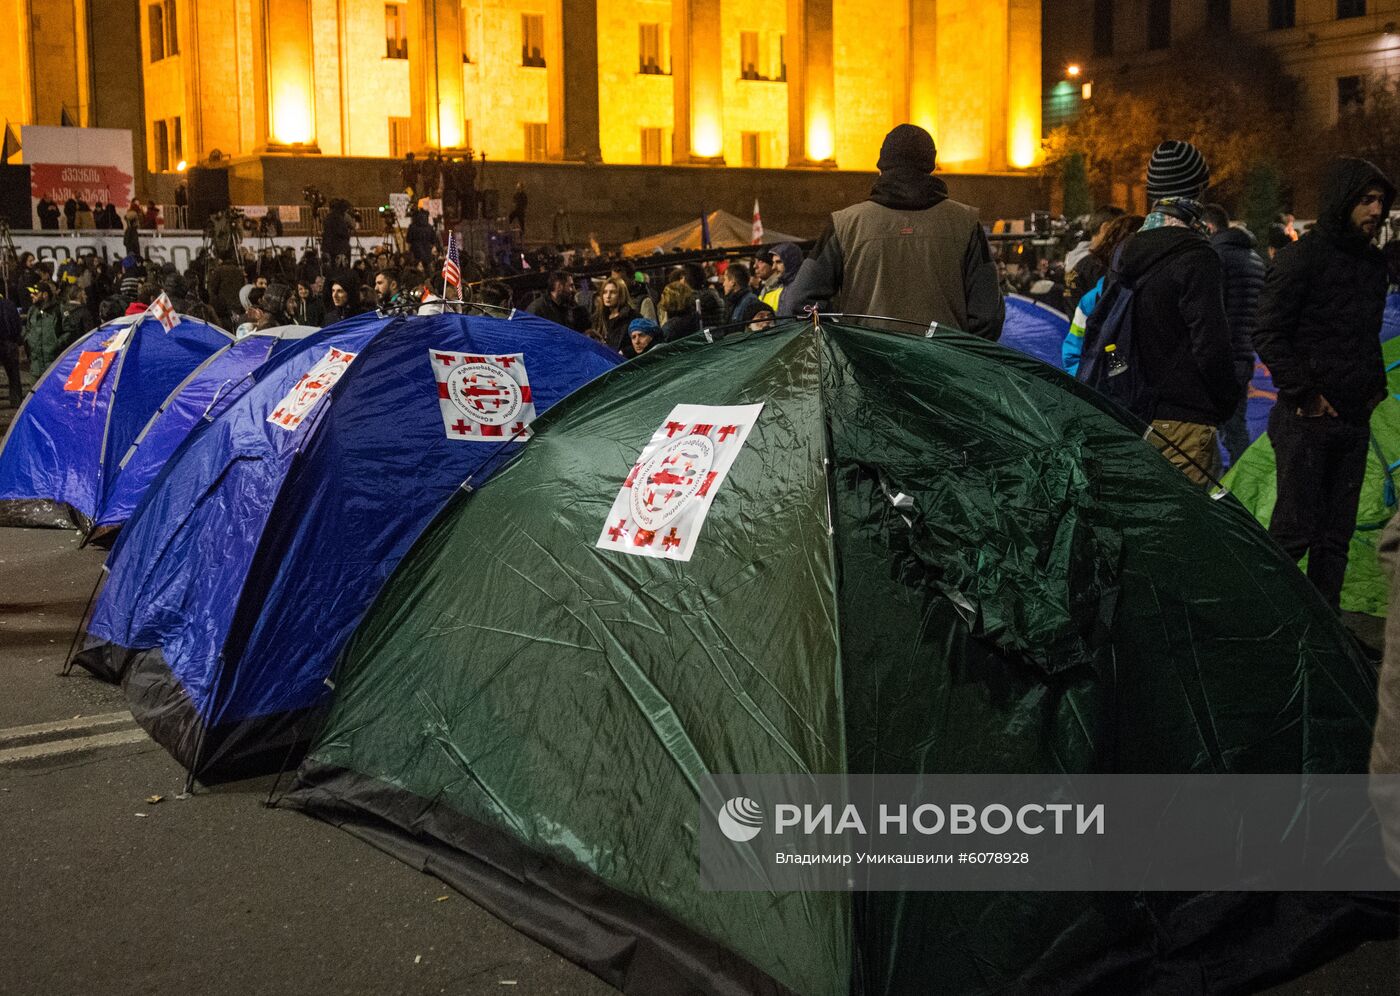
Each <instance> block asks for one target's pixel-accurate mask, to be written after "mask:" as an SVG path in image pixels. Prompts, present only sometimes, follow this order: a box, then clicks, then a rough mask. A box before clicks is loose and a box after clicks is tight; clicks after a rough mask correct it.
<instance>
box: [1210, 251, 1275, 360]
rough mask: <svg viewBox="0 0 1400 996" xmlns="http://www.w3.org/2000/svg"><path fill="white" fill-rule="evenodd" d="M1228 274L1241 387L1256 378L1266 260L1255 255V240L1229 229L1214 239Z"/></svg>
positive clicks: (1229, 310)
mask: <svg viewBox="0 0 1400 996" xmlns="http://www.w3.org/2000/svg"><path fill="white" fill-rule="evenodd" d="M1210 244H1211V245H1212V246H1214V247H1215V251H1216V252H1217V253H1219V254H1220V265H1221V266H1222V267H1223V268H1224V270H1225V317H1226V319H1227V320H1228V321H1229V322H1230V352H1231V354H1232V355H1233V356H1234V358H1235V376H1236V378H1237V379H1239V380H1240V381H1241V383H1244V382H1247V381H1248V380H1249V379H1250V377H1252V376H1253V375H1254V330H1255V329H1256V328H1257V327H1258V325H1259V294H1260V292H1261V291H1263V289H1264V260H1263V259H1261V258H1260V256H1259V254H1258V253H1257V252H1255V251H1254V236H1253V235H1251V234H1249V232H1248V231H1247V230H1245V229H1243V228H1227V229H1225V230H1224V231H1222V232H1216V233H1215V234H1214V235H1212V236H1211V239H1210Z"/></svg>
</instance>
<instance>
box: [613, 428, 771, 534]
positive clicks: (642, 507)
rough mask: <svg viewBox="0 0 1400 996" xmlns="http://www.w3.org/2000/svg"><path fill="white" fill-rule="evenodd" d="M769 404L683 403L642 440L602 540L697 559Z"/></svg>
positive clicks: (614, 502) (615, 502) (614, 501)
mask: <svg viewBox="0 0 1400 996" xmlns="http://www.w3.org/2000/svg"><path fill="white" fill-rule="evenodd" d="M761 411H763V406H762V405H677V406H676V407H675V408H673V409H671V414H670V415H668V416H667V417H666V420H665V421H664V422H662V423H661V427H660V428H659V429H657V430H656V431H655V432H654V433H652V436H651V440H650V442H648V443H647V444H646V446H645V447H643V448H642V452H641V455H640V456H638V457H637V462H636V463H635V464H634V465H633V466H632V471H631V473H629V474H628V475H627V479H626V480H625V481H623V482H622V488H621V490H619V491H618V493H617V497H616V498H615V499H614V500H613V505H612V510H611V511H610V512H609V513H608V520H607V521H606V522H605V523H603V531H602V533H601V534H599V536H598V542H597V544H595V545H596V546H597V548H598V549H600V550H614V551H616V552H618V553H630V554H633V555H634V556H639V557H662V558H665V559H667V560H689V559H690V556H691V554H692V553H693V552H694V551H695V543H696V540H698V539H699V537H700V528H701V527H702V526H703V525H704V524H705V518H706V516H708V515H709V514H710V506H711V505H712V504H713V503H714V500H715V494H716V493H717V492H718V491H719V489H720V486H721V485H722V484H723V483H724V478H725V475H727V474H728V473H729V468H730V467H731V466H733V464H734V460H735V458H736V457H738V455H739V451H740V450H741V449H743V447H744V441H745V440H746V439H748V437H749V430H750V429H752V428H753V426H754V423H755V422H757V421H758V415H759V412H761Z"/></svg>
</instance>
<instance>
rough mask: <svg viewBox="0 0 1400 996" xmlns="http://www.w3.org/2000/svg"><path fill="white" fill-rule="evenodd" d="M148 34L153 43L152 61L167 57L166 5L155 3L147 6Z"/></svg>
mask: <svg viewBox="0 0 1400 996" xmlns="http://www.w3.org/2000/svg"><path fill="white" fill-rule="evenodd" d="M146 34H147V36H148V38H149V41H150V45H151V61H152V62H159V61H160V60H161V59H164V58H165V5H164V4H160V3H153V4H151V5H150V6H149V7H147V8H146Z"/></svg>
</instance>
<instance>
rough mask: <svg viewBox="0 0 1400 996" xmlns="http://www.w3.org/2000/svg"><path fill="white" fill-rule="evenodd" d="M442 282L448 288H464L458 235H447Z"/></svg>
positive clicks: (453, 233) (454, 233)
mask: <svg viewBox="0 0 1400 996" xmlns="http://www.w3.org/2000/svg"><path fill="white" fill-rule="evenodd" d="M442 282H443V283H444V284H446V285H447V286H448V287H457V288H459V289H460V288H461V286H462V256H461V252H460V251H459V249H458V247H457V233H456V232H452V231H449V232H448V233H447V258H446V259H444V260H443V261H442Z"/></svg>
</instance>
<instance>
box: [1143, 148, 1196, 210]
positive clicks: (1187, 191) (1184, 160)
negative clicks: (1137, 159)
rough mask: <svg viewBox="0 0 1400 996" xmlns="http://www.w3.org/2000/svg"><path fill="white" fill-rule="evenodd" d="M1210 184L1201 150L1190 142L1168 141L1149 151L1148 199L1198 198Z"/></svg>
mask: <svg viewBox="0 0 1400 996" xmlns="http://www.w3.org/2000/svg"><path fill="white" fill-rule="evenodd" d="M1208 183H1210V167H1209V166H1207V165H1206V158H1205V156H1203V155H1201V150H1200V149H1198V148H1196V147H1195V146H1194V145H1192V144H1191V143H1190V142H1179V141H1175V140H1169V141H1166V142H1163V143H1162V144H1161V145H1159V146H1157V148H1155V149H1153V150H1152V159H1151V160H1150V161H1149V162H1148V164H1147V199H1148V200H1149V201H1153V202H1156V201H1159V200H1161V199H1162V198H1164V197H1189V198H1191V199H1193V200H1195V199H1198V198H1199V197H1200V196H1201V194H1202V193H1203V192H1204V191H1205V189H1206V185H1207V184H1208Z"/></svg>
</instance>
